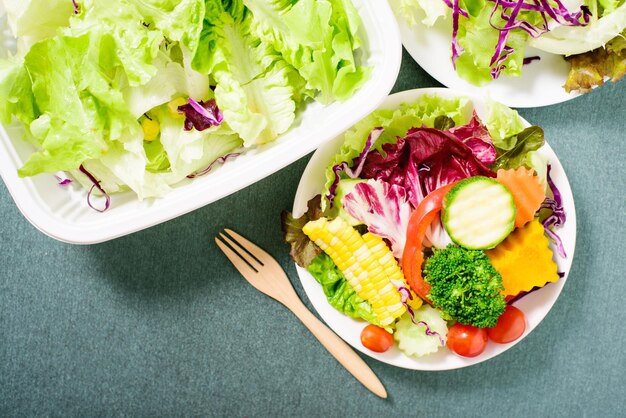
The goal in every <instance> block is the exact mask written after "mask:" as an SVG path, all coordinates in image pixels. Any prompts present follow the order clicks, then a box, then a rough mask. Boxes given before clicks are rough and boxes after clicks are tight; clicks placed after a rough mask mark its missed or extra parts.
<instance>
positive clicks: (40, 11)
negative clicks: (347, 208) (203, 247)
mask: <svg viewBox="0 0 626 418" xmlns="http://www.w3.org/2000/svg"><path fill="white" fill-rule="evenodd" d="M2 3H3V7H4V11H5V12H6V19H7V20H6V23H7V24H8V27H9V28H10V30H11V32H12V34H13V36H14V37H15V40H16V43H15V45H14V48H13V50H12V51H11V52H10V53H8V55H9V56H8V57H7V58H6V59H3V60H0V92H1V93H0V121H2V122H3V123H5V124H8V123H11V122H17V123H20V124H21V125H22V126H23V128H24V131H25V139H26V140H27V141H29V142H30V143H32V144H33V146H34V152H33V153H32V155H30V157H29V158H28V160H27V161H26V162H25V164H24V165H23V166H22V167H21V168H19V175H20V176H21V177H28V176H34V175H37V174H40V173H53V174H57V175H58V176H59V177H60V178H61V180H60V182H61V183H62V184H66V183H67V181H68V179H67V177H66V175H65V174H66V173H68V174H69V175H70V176H71V178H72V179H74V180H76V181H78V182H79V183H81V184H82V185H84V186H85V188H86V189H87V190H90V193H89V196H90V197H91V192H94V193H95V194H97V195H104V196H107V197H108V194H111V193H116V192H122V191H132V192H134V193H135V194H136V195H137V197H138V198H139V199H140V200H141V199H144V198H149V197H160V196H163V195H164V194H166V193H168V192H169V191H170V190H171V188H172V186H173V185H175V184H177V183H179V182H181V181H182V180H185V179H186V178H193V177H194V176H197V175H200V174H205V173H206V172H208V171H209V170H211V169H212V168H214V166H215V165H216V164H220V163H223V162H225V161H226V160H228V159H232V158H236V157H237V156H239V155H240V154H241V153H242V152H246V151H248V150H250V149H254V148H256V147H259V146H261V145H262V144H265V143H269V142H272V141H274V140H276V139H277V138H279V137H280V135H281V134H283V133H285V132H286V131H287V130H288V129H289V128H290V127H291V126H292V125H293V124H294V123H297V120H298V115H299V114H300V113H301V112H302V110H303V109H304V108H305V107H306V106H307V105H310V103H311V102H313V101H317V102H319V103H321V104H322V105H326V104H329V103H331V102H334V101H343V100H346V99H348V98H350V97H351V96H352V95H353V94H354V93H355V92H356V91H357V90H358V89H359V88H360V87H361V86H362V85H363V84H364V83H365V82H366V81H367V80H368V78H369V77H370V74H371V68H369V67H365V66H362V65H360V64H359V58H358V55H359V54H361V53H363V51H362V49H363V48H362V45H361V40H360V39H359V37H358V36H357V30H358V28H359V25H360V17H359V14H358V13H357V10H356V9H355V7H354V5H353V4H352V2H351V0H299V1H281V2H277V1H271V0H229V1H225V0H183V1H173V0H111V1H106V2H105V1H96V0H75V1H72V0H53V1H42V0H25V1H22V0H2ZM89 204H90V205H91V200H89ZM108 204H109V201H108V200H107V201H106V205H105V207H104V209H106V208H107V207H108ZM99 209H102V208H101V207H99Z"/></svg>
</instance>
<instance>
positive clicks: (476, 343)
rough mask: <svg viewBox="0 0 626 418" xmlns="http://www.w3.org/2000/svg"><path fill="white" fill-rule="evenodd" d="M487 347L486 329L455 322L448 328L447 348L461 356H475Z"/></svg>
mask: <svg viewBox="0 0 626 418" xmlns="http://www.w3.org/2000/svg"><path fill="white" fill-rule="evenodd" d="M485 347H487V331H486V330H485V328H476V327H474V326H472V325H463V324H459V323H456V324H454V325H452V326H451V327H450V329H449V330H448V348H449V349H450V350H452V352H454V353H456V354H458V355H459V356H463V357H476V356H477V355H479V354H480V353H482V352H483V351H485Z"/></svg>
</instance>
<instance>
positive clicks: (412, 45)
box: [396, 15, 580, 107]
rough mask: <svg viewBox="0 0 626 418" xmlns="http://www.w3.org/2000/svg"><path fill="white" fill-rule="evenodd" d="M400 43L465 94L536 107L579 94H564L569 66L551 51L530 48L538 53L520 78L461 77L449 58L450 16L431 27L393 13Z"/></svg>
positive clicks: (528, 51) (528, 50)
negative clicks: (480, 80) (477, 80)
mask: <svg viewBox="0 0 626 418" xmlns="http://www.w3.org/2000/svg"><path fill="white" fill-rule="evenodd" d="M396 20H397V21H398V26H399V27H400V34H401V36H402V44H403V45H404V47H405V48H406V50H407V51H408V52H409V54H410V55H411V57H413V59H414V60H415V61H416V62H417V63H418V64H419V66H420V67H422V68H423V69H424V71H426V72H427V73H428V74H430V75H431V76H432V77H433V78H434V79H436V80H437V81H439V82H440V83H441V84H443V85H444V86H446V87H449V88H451V89H455V90H459V91H462V92H464V93H466V94H470V95H471V94H487V95H489V96H490V97H491V98H492V99H493V100H495V101H498V102H500V103H504V104H505V105H507V106H509V107H540V106H547V105H551V104H555V103H561V102H564V101H567V100H571V99H573V98H575V97H577V96H579V95H580V94H579V93H567V92H566V91H565V89H564V88H563V85H564V84H565V81H566V80H567V75H568V72H569V65H568V64H567V63H566V62H565V60H564V59H563V56H562V55H556V54H551V53H548V52H544V51H540V50H538V49H534V48H531V47H527V48H526V50H525V56H526V57H533V56H538V57H540V60H537V61H533V62H531V63H530V64H527V65H524V68H523V69H522V75H521V77H519V78H518V77H507V76H505V75H503V76H501V77H499V78H498V79H497V80H494V81H492V82H491V83H489V84H486V85H484V86H481V87H478V86H475V85H473V84H470V83H468V82H467V81H465V80H463V79H461V78H460V77H459V76H458V75H457V73H456V71H455V70H454V67H453V66H452V61H451V58H450V56H451V40H452V24H451V23H450V22H451V19H449V18H448V19H447V20H443V19H439V20H438V21H437V23H436V24H435V25H434V26H433V27H427V26H425V25H423V24H422V23H421V22H418V23H417V24H416V25H415V26H411V25H409V24H408V23H407V22H406V20H405V19H404V18H402V17H401V16H398V15H396Z"/></svg>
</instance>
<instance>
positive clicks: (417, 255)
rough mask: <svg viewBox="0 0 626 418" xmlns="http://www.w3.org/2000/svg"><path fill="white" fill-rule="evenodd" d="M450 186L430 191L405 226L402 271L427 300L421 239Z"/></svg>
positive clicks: (410, 284)
mask: <svg viewBox="0 0 626 418" xmlns="http://www.w3.org/2000/svg"><path fill="white" fill-rule="evenodd" d="M452 186H454V183H453V184H448V185H447V186H443V187H440V188H438V189H437V190H434V191H432V192H430V193H429V194H428V196H426V197H425V198H424V200H422V201H421V202H420V203H419V205H417V208H415V210H414V211H413V213H412V214H411V218H410V219H409V225H408V227H407V232H406V244H405V246H404V252H403V253H402V271H403V272H404V277H406V280H407V282H408V284H409V286H410V287H411V289H413V291H414V292H415V293H417V294H418V295H419V297H421V298H422V299H424V300H425V301H427V302H429V301H428V298H427V297H426V295H428V292H430V285H429V284H428V283H426V282H425V281H424V278H423V277H422V262H423V261H424V254H423V253H422V241H424V236H425V235H426V229H427V228H428V226H429V225H430V224H431V223H432V222H433V220H435V217H436V216H437V214H438V213H439V212H440V211H441V205H442V204H443V198H444V196H445V195H446V193H448V190H450V189H451V188H452ZM429 303H430V302H429Z"/></svg>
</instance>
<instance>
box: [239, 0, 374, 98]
mask: <svg viewBox="0 0 626 418" xmlns="http://www.w3.org/2000/svg"><path fill="white" fill-rule="evenodd" d="M244 3H245V5H246V6H247V7H248V8H249V9H250V11H251V12H252V14H253V16H254V18H253V23H252V25H251V30H252V31H254V32H255V33H256V34H257V35H258V36H259V38H260V39H262V40H263V41H264V42H268V43H270V44H271V45H272V47H273V48H275V49H276V50H277V51H278V52H280V53H281V55H282V56H283V57H284V59H285V60H286V61H287V62H288V63H289V64H290V65H292V66H293V67H294V68H296V69H297V70H298V72H299V73H300V75H301V76H302V77H303V78H304V79H305V80H306V88H307V91H309V94H310V95H313V94H314V92H315V91H319V93H320V94H319V95H317V96H315V99H316V100H318V101H320V102H321V103H329V102H331V101H333V100H335V99H339V100H345V99H347V98H348V97H350V96H351V95H352V94H353V93H354V92H355V91H356V90H357V89H358V88H359V87H360V86H361V85H362V84H363V83H364V82H365V81H366V80H367V78H368V77H369V75H370V71H371V70H370V69H369V68H365V67H361V66H357V65H356V62H355V57H354V51H355V50H356V49H357V48H358V47H359V46H360V40H359V39H358V37H357V30H358V26H359V25H360V19H359V16H358V14H357V13H356V10H355V9H354V6H353V5H352V4H351V2H348V1H346V0H323V1H317V0H300V1H298V2H293V1H285V0H282V1H276V0H244Z"/></svg>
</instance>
